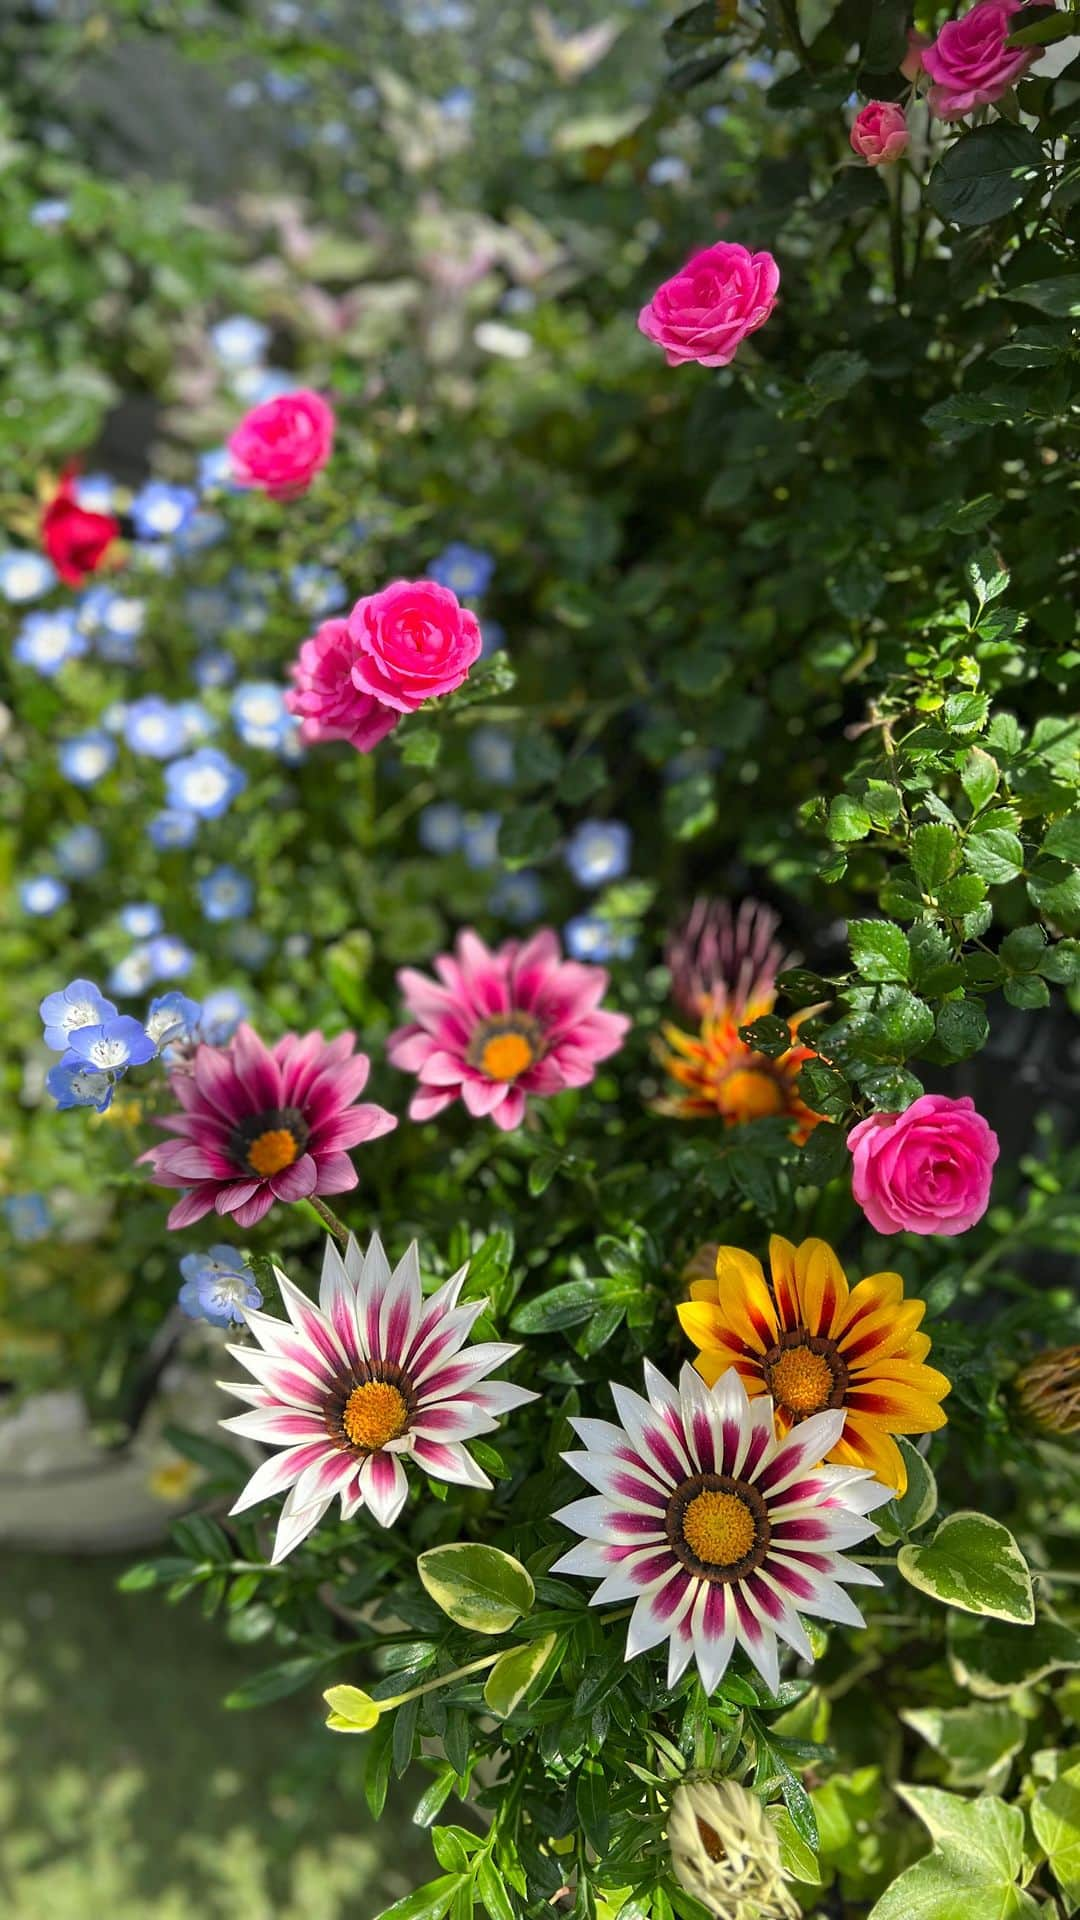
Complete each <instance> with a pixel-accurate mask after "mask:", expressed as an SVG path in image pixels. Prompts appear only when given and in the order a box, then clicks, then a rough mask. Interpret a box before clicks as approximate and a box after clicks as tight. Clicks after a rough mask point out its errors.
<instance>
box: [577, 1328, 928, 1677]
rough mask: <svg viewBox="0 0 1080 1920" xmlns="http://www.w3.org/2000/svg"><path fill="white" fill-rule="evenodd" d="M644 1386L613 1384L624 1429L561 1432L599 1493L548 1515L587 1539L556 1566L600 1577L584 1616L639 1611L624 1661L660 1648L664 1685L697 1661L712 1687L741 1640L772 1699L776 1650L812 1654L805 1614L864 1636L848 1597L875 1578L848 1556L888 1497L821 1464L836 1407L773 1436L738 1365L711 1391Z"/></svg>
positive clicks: (685, 1377) (650, 1380)
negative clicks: (624, 1606) (616, 1608)
mask: <svg viewBox="0 0 1080 1920" xmlns="http://www.w3.org/2000/svg"><path fill="white" fill-rule="evenodd" d="M645 1387H646V1391H647V1393H648V1399H647V1400H643V1399H642V1398H641V1396H640V1394H636V1393H632V1392H631V1391H630V1389H629V1388H628V1387H619V1386H613V1387H612V1389H611V1391H612V1395H613V1397H614V1400H615V1405H616V1408H617V1410H618V1414H619V1418H620V1420H621V1422H622V1424H621V1426H613V1425H611V1424H610V1422H608V1421H606V1420H572V1421H571V1422H570V1424H571V1426H572V1427H573V1428H574V1431H575V1432H576V1433H577V1434H578V1436H579V1438H580V1439H581V1440H583V1441H584V1442H585V1446H586V1448H587V1449H588V1451H587V1452H585V1453H567V1454H565V1455H564V1456H563V1457H564V1459H566V1460H567V1461H568V1463H569V1464H570V1465H571V1466H572V1467H573V1468H574V1469H575V1470H576V1471H577V1472H578V1473H580V1475H581V1477H582V1479H583V1480H587V1481H588V1482H589V1483H590V1485H591V1486H594V1487H596V1488H598V1489H599V1492H598V1493H597V1494H596V1495H595V1496H593V1498H591V1499H587V1500H577V1501H575V1502H574V1503H573V1504H572V1505H571V1506H569V1507H563V1508H562V1510H561V1511H560V1512H559V1513H557V1514H556V1515H555V1518H556V1519H557V1520H561V1521H562V1522H563V1524H564V1526H567V1527H570V1528H571V1529H572V1530H573V1532H574V1533H580V1534H582V1535H583V1536H584V1539H583V1540H582V1542H581V1544H580V1545H578V1546H576V1547H572V1548H571V1550H570V1552H569V1553H566V1554H564V1555H563V1557H562V1559H561V1560H557V1561H556V1562H555V1565H554V1566H553V1567H552V1569H551V1571H552V1573H580V1574H584V1575H585V1576H586V1577H591V1578H593V1579H598V1580H600V1582H601V1584H600V1586H599V1587H597V1589H596V1592H595V1593H594V1594H593V1596H592V1601H591V1604H592V1605H593V1606H603V1605H605V1604H607V1603H609V1602H613V1601H626V1600H633V1601H635V1603H636V1604H635V1606H634V1611H633V1614H632V1615H631V1619H630V1627H629V1631H628V1633H627V1638H626V1657H627V1659H628V1660H631V1659H633V1658H634V1656H635V1655H636V1654H639V1653H644V1652H645V1650H646V1649H647V1648H648V1647H654V1646H656V1645H658V1643H659V1642H660V1641H662V1640H667V1641H669V1642H670V1648H669V1657H668V1685H669V1686H674V1684H675V1682H676V1680H677V1679H678V1678H679V1676H680V1674H681V1673H683V1672H684V1671H685V1669H686V1667H687V1666H688V1665H689V1663H690V1660H691V1659H692V1658H694V1659H696V1660H697V1665H698V1672H699V1673H700V1675H701V1679H702V1683H703V1684H704V1687H705V1689H706V1692H708V1693H712V1692H713V1690H714V1689H715V1688H716V1687H717V1686H719V1684H720V1681H721V1680H722V1679H723V1677H724V1674H725V1673H726V1671H727V1667H728V1662H729V1661H730V1659H731V1655H732V1652H733V1651H734V1648H735V1647H736V1646H737V1645H738V1646H741V1647H742V1648H743V1649H744V1651H745V1652H746V1653H747V1654H748V1655H749V1658H750V1659H751V1661H752V1662H753V1664H754V1666H755V1667H756V1668H757V1671H758V1672H759V1673H760V1675H761V1677H762V1679H763V1680H764V1682H765V1684H766V1686H767V1687H769V1689H770V1690H771V1691H772V1692H773V1693H775V1691H776V1688H777V1686H778V1684H779V1679H780V1659H779V1646H778V1642H779V1641H784V1642H785V1643H786V1644H787V1645H788V1646H789V1647H792V1648H794V1650H795V1652H796V1653H797V1654H798V1655H799V1657H800V1659H802V1660H812V1659H813V1651H812V1648H811V1646H810V1642H809V1640H808V1639H807V1635H806V1629H805V1628H804V1626H803V1624H802V1621H801V1620H800V1618H799V1615H800V1614H803V1613H805V1614H811V1615H815V1616H817V1617H818V1618H819V1619H823V1620H835V1621H838V1622H839V1623H841V1624H842V1625H844V1626H852V1627H861V1626H865V1624H866V1623H865V1621H864V1620H863V1617H862V1615H861V1613H860V1612H859V1610H858V1608H857V1607H856V1606H855V1605H854V1604H853V1602H852V1600H851V1599H850V1598H849V1596H848V1595H847V1594H846V1593H845V1592H844V1587H845V1585H846V1586H852V1585H856V1584H861V1585H866V1586H875V1587H876V1586H880V1584H881V1582H880V1581H879V1580H878V1578H877V1575H876V1574H873V1573H871V1572H870V1571H869V1570H868V1569H867V1568H866V1567H863V1566H860V1564H859V1563H858V1561H856V1560H849V1559H847V1558H846V1557H845V1552H844V1549H845V1548H847V1547H852V1546H854V1545H855V1544H856V1543H857V1542H858V1541H860V1540H865V1539H866V1538H867V1537H868V1536H869V1535H870V1534H871V1533H873V1531H874V1523H873V1521H869V1520H867V1519H866V1517H865V1516H866V1515H867V1514H868V1513H870V1512H872V1510H873V1509H874V1508H875V1507H878V1506H880V1505H881V1504H882V1502H883V1501H886V1500H890V1499H892V1497H893V1495H892V1490H891V1488H889V1487H884V1486H882V1485H881V1482H880V1481H879V1480H876V1479H875V1478H874V1475H873V1474H872V1473H870V1472H869V1471H867V1470H866V1469H865V1468H862V1467H829V1466H822V1465H821V1464H820V1462H821V1460H822V1458H823V1456H824V1455H825V1454H826V1453H828V1451H829V1449H830V1448H831V1447H833V1446H835V1445H836V1442H837V1441H838V1440H839V1438H840V1431H841V1428H842V1427H843V1424H844V1421H843V1408H842V1407H841V1408H839V1409H838V1410H837V1411H836V1412H830V1413H816V1414H812V1415H811V1416H810V1418H809V1419H806V1420H803V1421H802V1422H801V1423H800V1424H799V1425H798V1426H797V1427H795V1428H794V1429H793V1430H792V1432H791V1433H790V1434H788V1436H787V1438H786V1439H778V1438H777V1435H776V1429H775V1425H774V1421H773V1404H772V1401H771V1400H770V1399H769V1398H768V1397H767V1396H762V1397H761V1398H760V1399H756V1400H750V1399H749V1398H748V1397H747V1393H746V1389H745V1387H744V1386H743V1383H742V1381H741V1380H740V1379H739V1376H738V1374H737V1373H736V1372H735V1371H734V1369H732V1370H731V1371H729V1372H728V1373H725V1374H724V1375H723V1377H722V1379H720V1380H718V1381H717V1383H716V1385H715V1386H714V1387H707V1386H706V1385H705V1384H704V1382H703V1381H702V1379H701V1378H700V1376H699V1375H698V1374H697V1373H695V1371H694V1369H693V1367H691V1366H684V1367H683V1370H682V1373H681V1374H680V1376H679V1385H678V1388H677V1389H676V1388H675V1387H673V1386H672V1385H671V1384H670V1382H669V1381H667V1380H665V1379H664V1377H663V1375H662V1374H660V1373H658V1372H657V1370H656V1368H655V1367H653V1366H650V1364H649V1362H648V1361H646V1362H645Z"/></svg>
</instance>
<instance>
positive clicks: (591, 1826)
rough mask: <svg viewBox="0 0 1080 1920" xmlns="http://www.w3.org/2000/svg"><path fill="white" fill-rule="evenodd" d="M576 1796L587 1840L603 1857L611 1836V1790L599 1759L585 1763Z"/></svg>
mask: <svg viewBox="0 0 1080 1920" xmlns="http://www.w3.org/2000/svg"><path fill="white" fill-rule="evenodd" d="M574 1799H575V1804H576V1807H577V1815H578V1819H579V1820H580V1821H581V1826H582V1830H583V1832H584V1834H585V1838H586V1840H587V1841H588V1843H589V1845H590V1846H591V1847H594V1848H595V1849H596V1851H597V1853H598V1854H600V1855H601V1856H603V1855H604V1854H605V1853H606V1852H607V1850H608V1845H609V1842H610V1839H611V1816H610V1811H609V1809H610V1799H611V1789H610V1787H609V1785H608V1782H607V1781H606V1779H605V1778H604V1770H603V1767H602V1766H601V1765H600V1764H599V1762H598V1761H596V1760H587V1761H586V1762H585V1765H584V1766H583V1768H582V1770H581V1772H580V1773H579V1774H578V1779H577V1788H576V1790H575V1795H574Z"/></svg>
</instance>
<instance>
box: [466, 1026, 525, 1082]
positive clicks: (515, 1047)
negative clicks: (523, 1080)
mask: <svg viewBox="0 0 1080 1920" xmlns="http://www.w3.org/2000/svg"><path fill="white" fill-rule="evenodd" d="M535 1058H536V1055H535V1054H534V1052H533V1050H532V1047H531V1046H530V1045H529V1042H528V1040H527V1039H526V1038H525V1035H524V1034H523V1033H497V1034H495V1035H494V1037H493V1038H492V1039H490V1040H488V1041H486V1042H485V1044H484V1050H483V1052H482V1053H481V1055H480V1065H481V1066H482V1067H483V1069H484V1072H485V1073H486V1074H488V1075H490V1077H491V1079H492V1080H516V1079H517V1077H518V1074H519V1073H524V1071H525V1069H526V1067H531V1066H532V1063H533V1061H534V1060H535Z"/></svg>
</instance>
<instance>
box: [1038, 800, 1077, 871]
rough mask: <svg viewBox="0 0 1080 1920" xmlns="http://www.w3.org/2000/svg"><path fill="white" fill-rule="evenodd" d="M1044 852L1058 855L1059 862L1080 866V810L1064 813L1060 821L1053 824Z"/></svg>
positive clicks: (1045, 841)
mask: <svg viewBox="0 0 1080 1920" xmlns="http://www.w3.org/2000/svg"><path fill="white" fill-rule="evenodd" d="M1042 850H1043V852H1044V853H1053V854H1056V855H1057V858H1058V859H1059V860H1069V861H1071V863H1072V865H1073V866H1080V809H1076V810H1074V811H1073V812H1072V813H1063V814H1062V815H1061V818H1060V819H1059V820H1054V821H1052V822H1051V824H1050V826H1049V827H1048V828H1047V832H1046V837H1045V839H1044V840H1043V843H1042Z"/></svg>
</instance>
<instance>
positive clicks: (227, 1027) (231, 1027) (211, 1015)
mask: <svg viewBox="0 0 1080 1920" xmlns="http://www.w3.org/2000/svg"><path fill="white" fill-rule="evenodd" d="M249 1012H250V1008H249V1006H248V1003H247V1001H246V1000H245V999H244V996H243V994H242V993H238V992H237V989H236V988H235V987H215V988H214V991H213V993H208V994H207V995H206V997H205V998H204V1000H203V1003H202V1019H201V1020H200V1021H199V1038H200V1040H205V1041H206V1044H207V1046H209V1047H223V1046H225V1045H226V1044H227V1042H228V1041H230V1040H231V1039H232V1037H233V1034H234V1033H235V1032H236V1029H237V1027H238V1026H239V1025H240V1022H241V1020H246V1019H247V1017H248V1013H249Z"/></svg>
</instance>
